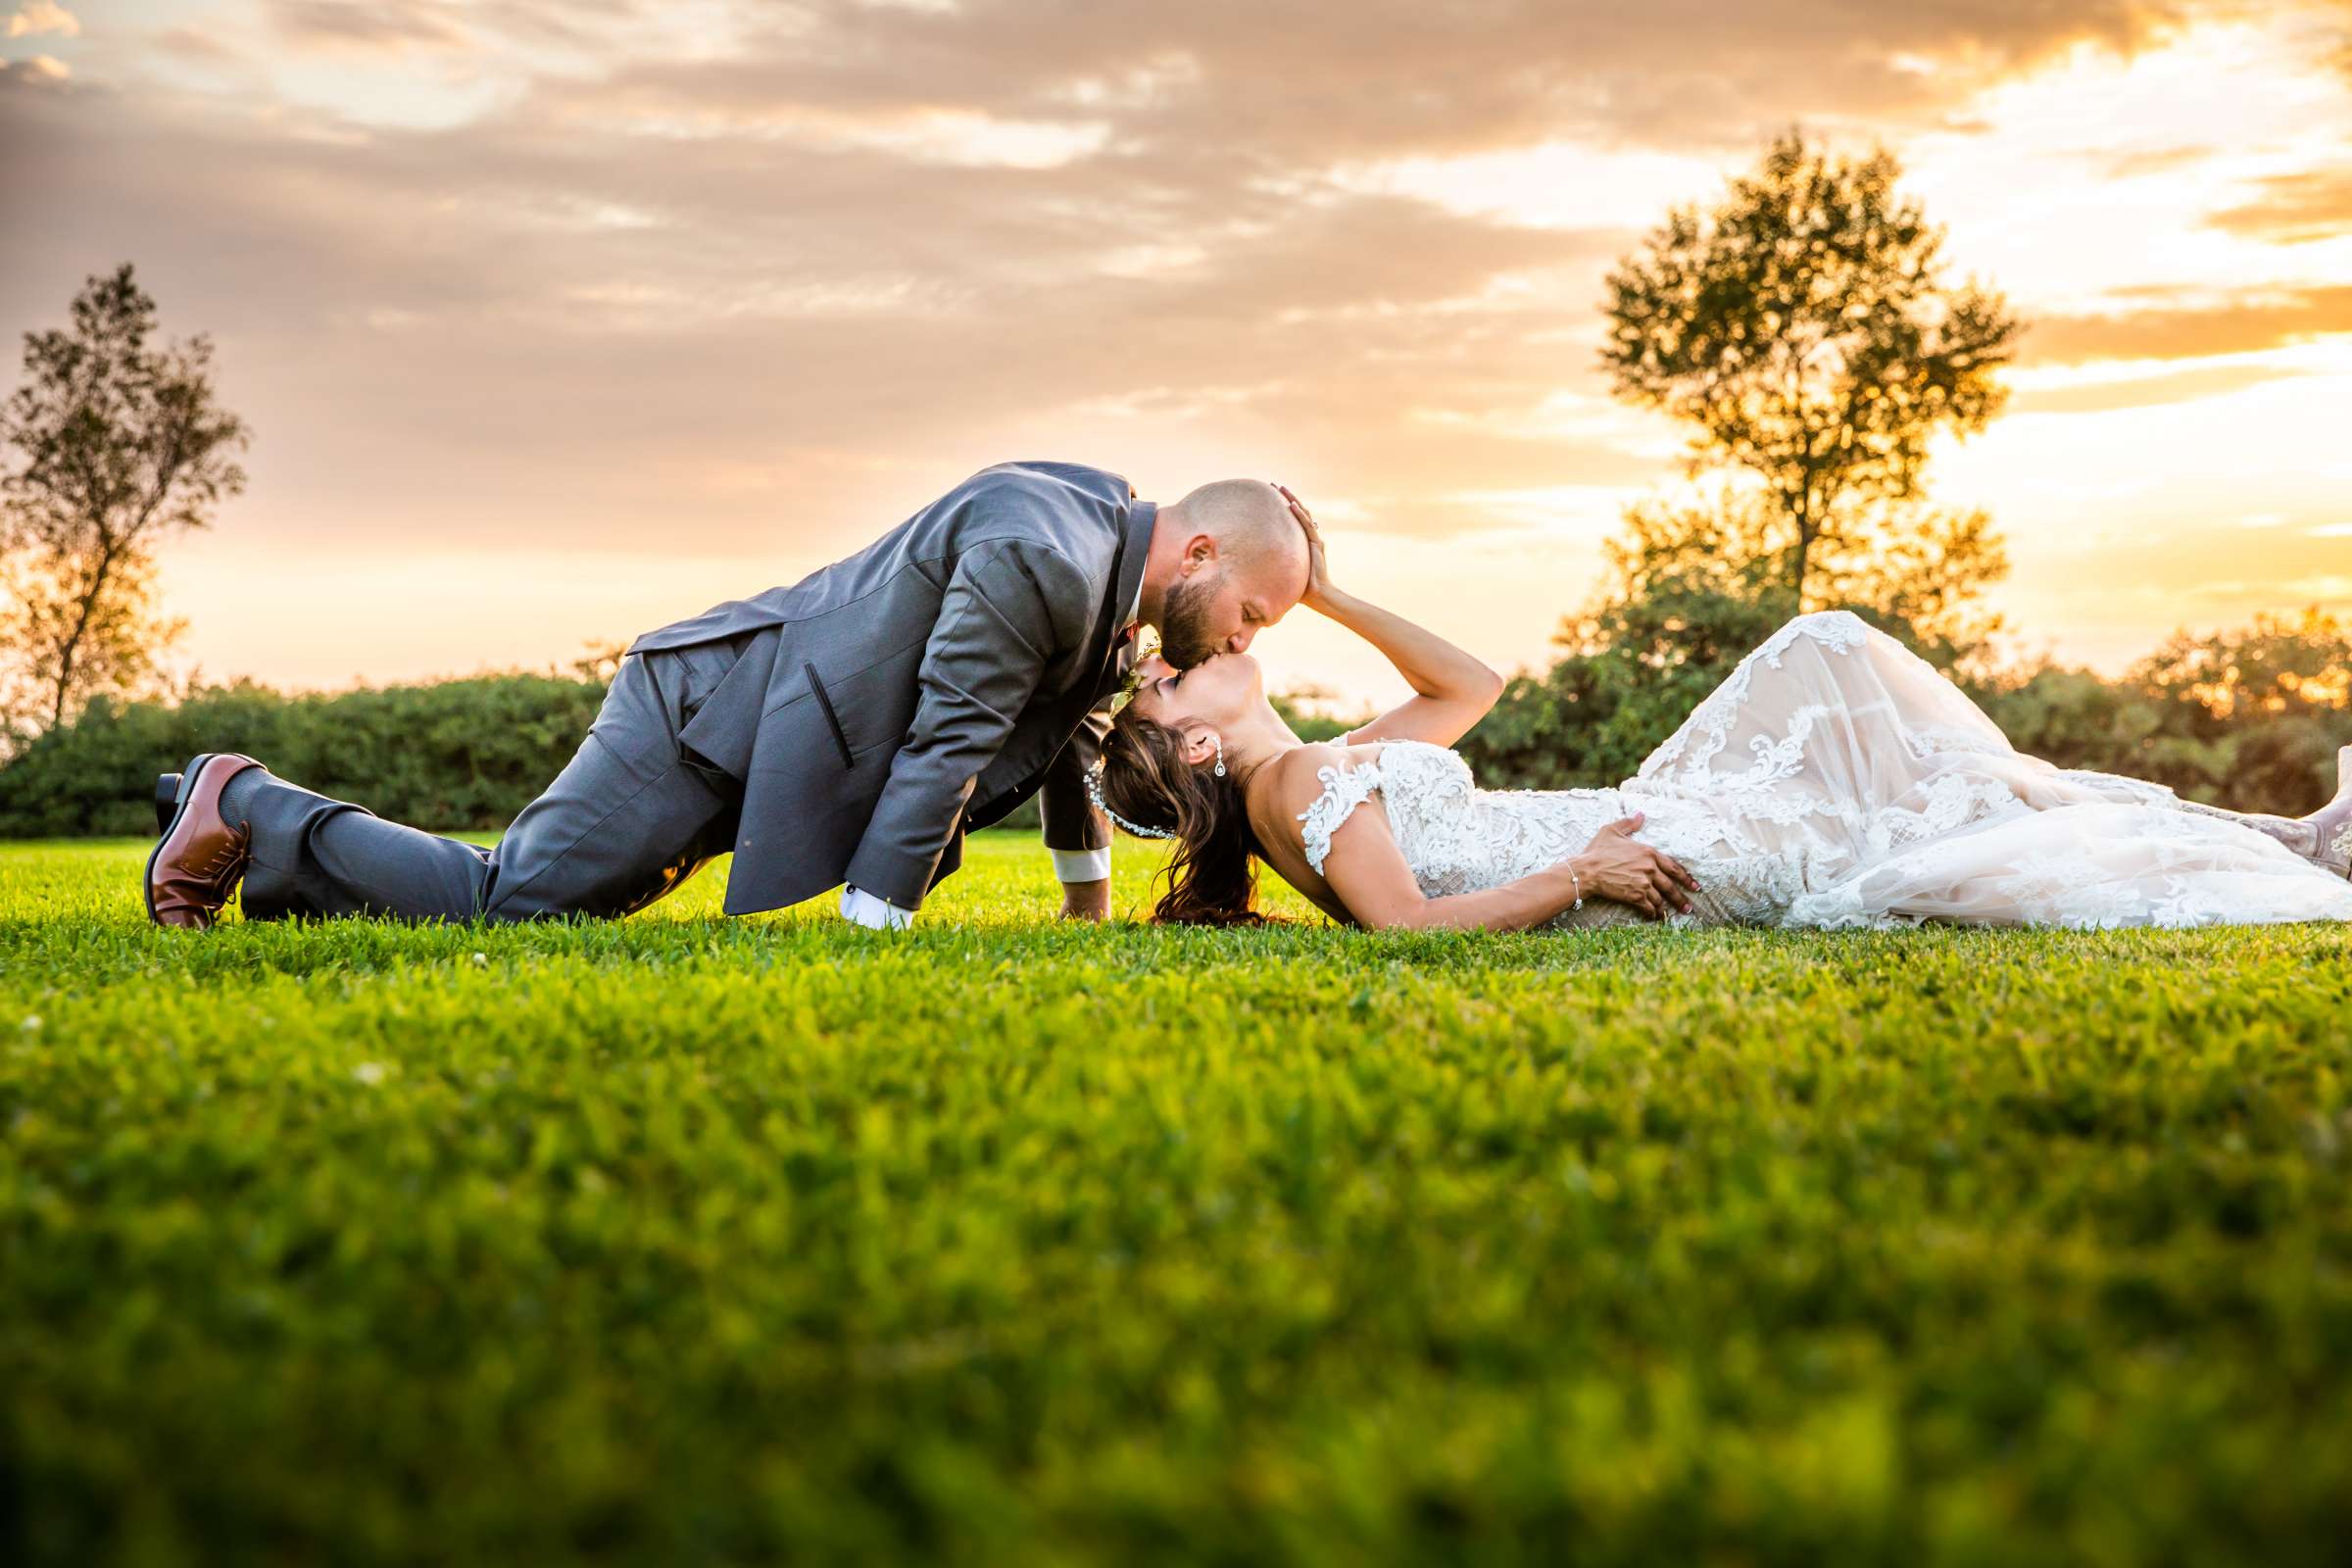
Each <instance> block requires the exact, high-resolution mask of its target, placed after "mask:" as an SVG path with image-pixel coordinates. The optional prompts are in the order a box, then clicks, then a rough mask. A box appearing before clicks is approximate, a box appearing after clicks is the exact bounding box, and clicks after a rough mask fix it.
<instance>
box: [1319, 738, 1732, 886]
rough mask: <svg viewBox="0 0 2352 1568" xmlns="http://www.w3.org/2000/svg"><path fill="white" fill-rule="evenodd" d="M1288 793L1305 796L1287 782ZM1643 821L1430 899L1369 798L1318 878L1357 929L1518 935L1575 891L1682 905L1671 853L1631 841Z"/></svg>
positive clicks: (1383, 812) (1681, 872) (1679, 871)
mask: <svg viewBox="0 0 2352 1568" xmlns="http://www.w3.org/2000/svg"><path fill="white" fill-rule="evenodd" d="M1301 750H1302V751H1303V750H1304V748H1301ZM1302 771H1303V770H1302ZM1287 793H1291V794H1298V795H1306V794H1308V793H1309V792H1308V791H1307V790H1306V789H1305V788H1303V787H1302V786H1295V787H1294V788H1293V789H1292V790H1290V791H1289V792H1287ZM1292 804H1294V805H1298V804H1299V802H1297V801H1294V802H1293V803H1292ZM1301 814H1303V813H1301ZM1641 826H1642V818H1641V817H1640V816H1639V815H1635V816H1629V817H1626V818H1625V819H1624V820H1622V821H1617V822H1611V823H1610V824H1609V825H1608V826H1607V827H1604V828H1602V829H1601V830H1600V831H1599V832H1598V833H1595V834H1594V835H1593V842H1592V843H1590V844H1588V845H1586V846H1585V848H1584V849H1583V850H1582V851H1581V852H1579V853H1578V854H1575V855H1572V856H1570V857H1569V858H1566V859H1565V860H1562V861H1560V862H1558V863H1557V864H1555V865H1550V866H1546V867H1545V868H1544V869H1543V870H1541V871H1538V872H1536V873H1535V874H1534V875H1533V876H1523V877H1521V878H1519V879H1518V880H1517V881H1516V882H1505V883H1503V884H1502V885H1501V886H1500V887H1495V888H1488V889H1487V890H1485V891H1484V892H1480V893H1454V894H1447V895H1446V896H1444V897H1442V898H1435V899H1433V898H1431V897H1429V895H1427V894H1425V893H1423V892H1422V891H1421V885H1420V884H1419V883H1418V882H1416V881H1414V880H1413V871H1412V867H1411V866H1410V865H1408V864H1406V863H1405V858H1404V852H1403V851H1401V850H1399V849H1398V848H1397V836H1396V834H1395V833H1394V832H1393V831H1392V830H1391V829H1390V827H1389V813H1388V809H1387V807H1386V806H1385V805H1383V804H1382V802H1381V799H1380V797H1379V796H1378V795H1371V796H1368V797H1366V798H1365V799H1364V800H1363V801H1362V802H1361V803H1360V804H1358V805H1357V806H1356V808H1355V809H1353V810H1351V811H1349V812H1348V818H1347V820H1346V821H1344V822H1342V823H1341V824H1340V825H1339V826H1338V827H1336V828H1334V829H1333V830H1332V833H1331V849H1330V852H1329V853H1328V854H1327V855H1326V856H1325V857H1324V860H1323V880H1324V882H1325V883H1326V884H1327V885H1328V886H1329V887H1330V888H1331V891H1332V894H1333V896H1334V897H1336V898H1337V899H1338V900H1339V901H1340V903H1341V904H1343V905H1345V906H1346V907H1347V909H1348V913H1349V914H1350V915H1352V916H1354V918H1355V921H1356V923H1357V924H1358V925H1364V926H1370V927H1372V928H1373V929H1375V930H1404V931H1521V930H1525V929H1526V928H1527V927H1529V926H1537V925H1542V924H1543V923H1544V921H1546V920H1548V919H1550V918H1551V917H1552V916H1553V915H1555V914H1558V913H1559V912H1560V911H1561V910H1563V909H1566V908H1569V907H1572V906H1573V905H1574V904H1575V903H1576V901H1577V900H1578V899H1579V898H1580V897H1582V898H1588V899H1613V900H1615V901H1617V902H1618V903H1620V904H1630V905H1632V906H1633V907H1635V908H1637V909H1640V910H1642V912H1643V913H1645V914H1647V915H1649V916H1650V917H1651V918H1652V919H1663V918H1665V916H1666V914H1667V912H1668V911H1669V910H1687V909H1689V908H1690V907H1691V898H1690V893H1689V892H1688V891H1686V890H1687V889H1688V890H1694V889H1696V888H1697V886H1698V879H1697V878H1695V877H1693V876H1692V875H1691V873H1690V872H1689V871H1687V870H1685V869H1684V868H1683V865H1682V863H1681V862H1680V861H1678V860H1676V859H1675V858H1673V857H1672V856H1670V855H1667V854H1665V853H1663V852H1662V851H1659V850H1654V849H1652V848H1650V847H1649V846H1648V845H1646V844H1642V843H1638V842H1636V841H1635V839H1634V838H1633V834H1634V833H1635V832H1637V831H1639V830H1640V828H1641Z"/></svg>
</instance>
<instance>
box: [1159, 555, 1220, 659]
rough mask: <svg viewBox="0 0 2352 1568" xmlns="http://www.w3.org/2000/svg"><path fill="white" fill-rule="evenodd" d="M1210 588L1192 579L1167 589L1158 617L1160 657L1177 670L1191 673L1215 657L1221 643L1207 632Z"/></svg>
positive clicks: (1188, 578)
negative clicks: (1164, 602) (1191, 669)
mask: <svg viewBox="0 0 2352 1568" xmlns="http://www.w3.org/2000/svg"><path fill="white" fill-rule="evenodd" d="M1208 611H1209V605H1208V588H1207V586H1206V585H1205V584H1202V583H1201V582H1199V581H1197V580H1195V579H1193V578H1190V577H1187V578H1186V579H1185V580H1184V581H1182V582H1180V583H1177V584H1175V585H1174V586H1173V587H1171V588H1169V589H1168V600H1167V603H1166V605H1165V606H1163V607H1162V608H1161V610H1160V613H1159V657H1160V658H1162V659H1164V660H1166V661H1167V662H1169V663H1171V664H1173V665H1175V666H1176V667H1177V668H1178V669H1190V668H1192V667H1193V666H1194V665H1195V664H1198V663H1200V662H1201V661H1202V660H1205V659H1213V658H1214V657H1216V653H1217V647H1218V644H1219V643H1220V641H1221V639H1220V638H1218V637H1216V636H1214V635H1212V634H1211V633H1210V631H1209V629H1208Z"/></svg>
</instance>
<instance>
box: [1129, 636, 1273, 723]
mask: <svg viewBox="0 0 2352 1568" xmlns="http://www.w3.org/2000/svg"><path fill="white" fill-rule="evenodd" d="M1136 672H1137V674H1139V675H1141V676H1142V677H1143V680H1142V684H1140V685H1138V686H1137V687H1136V689H1135V697H1134V699H1133V701H1134V703H1135V710H1136V711H1137V712H1139V713H1141V714H1143V715H1144V716H1145V717H1146V718H1149V719H1152V720H1153V721H1154V722H1156V723H1161V724H1174V723H1176V722H1177V721H1178V720H1180V719H1187V718H1193V719H1199V720H1201V722H1203V723H1206V724H1209V725H1211V726H1213V727H1216V728H1220V729H1221V728H1223V727H1224V726H1226V725H1228V724H1231V723H1234V722H1235V721H1237V720H1239V719H1240V718H1242V717H1243V716H1244V715H1246V714H1248V713H1249V712H1250V711H1252V710H1253V709H1254V708H1255V707H1256V705H1257V704H1258V703H1260V702H1262V701H1263V700H1264V696H1265V689H1264V687H1263V686H1262V685H1260V684H1259V680H1258V668H1257V661H1256V660H1254V659H1251V658H1250V656H1249V655H1248V654H1218V655H1216V656H1215V657H1214V658H1211V659H1204V660H1202V661H1201V662H1200V663H1198V664H1195V665H1194V666H1193V667H1192V668H1190V669H1177V668H1175V667H1174V666H1172V665H1170V664H1169V663H1168V662H1167V661H1166V660H1164V659H1161V658H1160V657H1159V656H1158V655H1156V654H1154V655H1153V656H1152V657H1151V658H1150V659H1147V660H1145V661H1144V662H1142V663H1140V664H1138V665H1137V666H1136Z"/></svg>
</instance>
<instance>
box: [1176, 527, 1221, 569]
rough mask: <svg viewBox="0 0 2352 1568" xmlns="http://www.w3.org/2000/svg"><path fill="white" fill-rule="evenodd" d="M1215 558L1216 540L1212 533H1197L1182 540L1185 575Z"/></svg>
mask: <svg viewBox="0 0 2352 1568" xmlns="http://www.w3.org/2000/svg"><path fill="white" fill-rule="evenodd" d="M1216 559H1217V541H1216V539H1215V537H1214V536H1213V535H1210V534H1205V533H1197V534H1195V535H1193V536H1192V537H1191V538H1190V539H1187V540H1186V541H1185V542H1184V571H1185V574H1186V575H1187V576H1190V575H1191V574H1192V573H1194V572H1196V571H1199V570H1200V569H1201V567H1202V566H1205V565H1207V564H1209V563H1211V562H1213V561H1215V560H1216Z"/></svg>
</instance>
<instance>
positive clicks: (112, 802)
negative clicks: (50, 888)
mask: <svg viewBox="0 0 2352 1568" xmlns="http://www.w3.org/2000/svg"><path fill="white" fill-rule="evenodd" d="M604 696H605V688H604V686H603V684H601V683H599V682H596V681H588V680H577V679H570V678H565V677H562V676H555V675H523V674H515V675H484V676H477V677H474V678H471V679H466V680H451V681H440V682H436V683H434V684H432V685H427V686H386V687H378V688H368V689H366V690H361V691H353V692H340V693H336V694H333V695H322V696H301V697H289V696H286V695H285V694H283V693H280V692H275V691H271V690H270V689H269V688H268V687H265V686H258V685H255V684H253V683H251V682H239V683H238V684H236V685H233V686H214V687H203V688H199V689H198V690H197V691H195V692H193V693H191V694H190V695H189V696H188V698H187V699H186V700H185V701H184V702H180V703H177V704H173V705H166V704H160V703H128V704H120V703H114V702H109V701H106V700H103V699H102V700H100V701H98V702H95V703H92V704H91V705H90V708H89V710H88V711H86V712H85V713H83V714H82V716H81V718H80V719H79V720H78V721H76V722H75V723H73V724H72V725H70V726H68V727H66V728H63V729H58V730H53V731H51V732H50V733H48V734H46V735H43V736H41V737H40V738H39V739H38V740H36V741H34V742H33V743H32V744H31V745H30V746H28V747H27V748H26V749H25V751H24V752H23V753H22V754H21V755H20V756H18V757H17V758H16V760H13V761H11V762H10V763H9V764H8V766H7V767H6V768H0V838H67V837H73V836H78V835H86V834H138V833H152V832H153V831H154V824H155V817H154V809H153V807H152V805H151V799H152V796H153V792H154V788H155V775H156V774H158V773H163V772H170V771H173V770H175V769H177V768H179V767H181V766H183V765H184V764H185V763H186V762H187V760H188V759H189V758H190V757H192V756H194V755H195V754H196V753H198V752H242V753H244V754H245V755H246V756H248V757H254V758H258V759H260V760H262V761H263V762H265V763H267V764H268V765H269V767H270V771H272V772H274V773H276V774H278V775H279V776H280V777H283V778H287V779H290V780H292V781H293V782H295V783H297V784H301V785H303V786H305V787H306V788H309V789H315V790H318V791H319V793H321V794H324V795H331V796H335V797H337V798H338V799H343V800H350V801H356V802H358V803H359V804H360V805H362V806H365V807H367V808H368V809H370V810H372V811H374V812H376V814H378V815H379V816H385V817H389V818H391V819H392V820H394V821H398V822H410V823H414V824H416V825H417V826H419V827H427V828H432V829H435V830H437V831H454V830H459V829H496V828H501V827H504V826H505V825H506V824H507V823H508V822H509V821H511V820H513V818H514V816H515V812H517V811H519V810H520V809H522V808H523V807H524V806H525V805H526V804H527V803H529V801H530V800H531V799H532V798H533V797H534V796H536V795H537V794H538V793H539V792H540V790H542V789H544V788H545V787H546V786H547V783H548V781H549V780H550V779H552V778H554V777H555V776H556V774H557V772H558V771H559V770H560V769H561V768H562V767H563V766H564V763H565V762H566V761H568V760H570V759H571V754H572V753H573V752H574V751H576V750H577V749H578V747H579V744H580V738H581V737H582V736H584V735H585V734H587V732H588V725H589V722H590V721H591V720H592V719H594V718H595V716H596V711H597V708H598V706H599V705H600V704H601V703H603V701H604Z"/></svg>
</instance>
